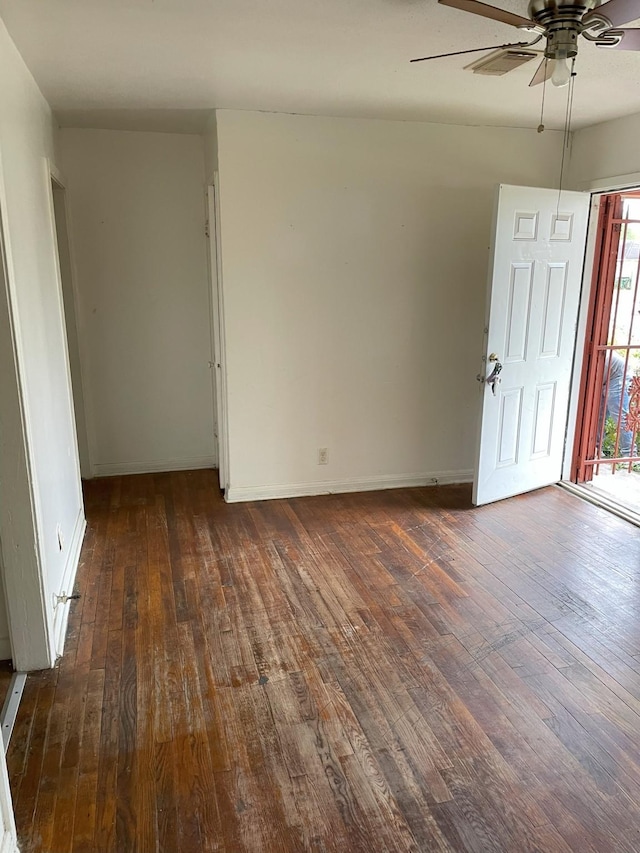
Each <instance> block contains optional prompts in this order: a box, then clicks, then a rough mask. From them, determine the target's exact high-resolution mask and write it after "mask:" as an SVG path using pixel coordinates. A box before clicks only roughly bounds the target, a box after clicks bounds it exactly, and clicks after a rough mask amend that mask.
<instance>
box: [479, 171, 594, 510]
mask: <svg viewBox="0 0 640 853" xmlns="http://www.w3.org/2000/svg"><path fill="white" fill-rule="evenodd" d="M588 213H589V196H588V195H587V194H586V193H574V192H564V191H563V192H562V195H561V197H560V199H559V198H558V191H557V190H547V189H538V188H531V187H511V186H504V185H503V186H501V187H500V190H499V198H498V206H497V214H496V221H495V230H494V240H493V247H492V268H491V274H490V279H489V298H488V318H489V319H488V323H487V340H486V353H485V374H487V375H488V374H490V373H491V370H492V367H493V366H495V364H496V362H499V363H500V364H501V365H502V370H501V372H500V373H499V375H498V379H497V381H496V382H495V383H494V384H489V383H485V384H484V385H483V390H482V394H483V401H482V418H481V428H480V439H479V452H478V459H477V465H476V476H475V480H474V492H473V502H474V503H475V504H483V503H489V502H490V501H494V500H500V499H501V498H505V497H509V496H511V495H515V494H519V493H520V492H525V491H529V490H531V489H536V488H539V487H541V486H546V485H549V484H550V483H555V482H557V481H558V480H559V479H560V476H561V470H562V457H563V452H564V442H565V430H566V420H567V410H568V403H569V384H570V379H571V369H572V364H573V353H574V346H575V327H576V319H577V313H578V304H579V299H580V289H581V283H582V267H583V261H584V249H585V240H586V229H587V218H588ZM491 355H493V356H495V357H496V358H495V359H494V360H493V361H492V360H490V356H491Z"/></svg>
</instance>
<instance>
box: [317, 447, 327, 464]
mask: <svg viewBox="0 0 640 853" xmlns="http://www.w3.org/2000/svg"><path fill="white" fill-rule="evenodd" d="M328 462H329V448H328V447H319V448H318V465H327V464H328Z"/></svg>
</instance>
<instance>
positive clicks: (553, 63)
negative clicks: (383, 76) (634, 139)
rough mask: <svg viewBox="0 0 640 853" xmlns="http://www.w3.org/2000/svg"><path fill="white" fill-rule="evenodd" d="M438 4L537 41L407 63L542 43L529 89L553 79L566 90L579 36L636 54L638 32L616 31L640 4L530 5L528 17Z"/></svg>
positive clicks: (481, 6) (555, 0) (467, 0)
mask: <svg viewBox="0 0 640 853" xmlns="http://www.w3.org/2000/svg"><path fill="white" fill-rule="evenodd" d="M438 3H442V4H443V5H444V6H453V7H454V8H455V9H461V10H462V11H463V12H472V13H473V14H474V15H481V16H482V17H483V18H491V19H492V20H494V21H501V22H502V23H504V24H510V25H512V26H514V27H517V28H518V29H520V30H525V31H527V32H530V33H533V34H535V35H536V36H537V38H535V39H534V40H533V41H529V42H516V43H514V44H501V45H493V46H492V47H484V48H474V49H472V50H458V51H454V52H453V53H442V54H439V55H437V56H421V57H419V58H418V59H412V60H411V62H424V61H425V60H427V59H441V58H442V57H445V56H456V55H459V54H462V53H476V52H478V51H481V50H493V49H496V48H504V49H509V48H529V47H532V46H533V45H535V44H537V43H538V42H540V41H541V40H542V39H543V38H546V40H547V41H546V46H545V49H544V58H543V60H542V63H541V64H540V66H539V68H538V70H537V71H536V73H535V75H534V77H533V79H532V81H531V83H530V84H529V85H530V86H535V85H536V84H538V83H542V82H544V81H545V80H548V79H549V77H551V82H552V83H553V84H554V85H555V86H565V85H566V84H567V83H568V82H569V80H570V79H571V67H570V65H569V63H568V60H573V59H574V57H575V56H576V55H577V53H578V38H579V36H584V38H585V39H587V40H588V41H591V42H594V43H595V45H596V47H603V48H609V49H611V48H613V49H616V50H640V29H618V27H621V26H623V25H624V24H628V23H630V22H631V21H635V20H636V18H640V0H608V2H606V3H603V4H602V5H600V0H574V2H571V0H530V3H529V8H528V14H529V17H528V18H525V17H523V16H522V15H517V14H515V13H513V12H508V11H507V10H505V9H498V8H497V7H496V6H490V5H488V4H487V3H481V2H480V0H438Z"/></svg>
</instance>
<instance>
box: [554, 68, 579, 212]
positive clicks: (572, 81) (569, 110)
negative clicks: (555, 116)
mask: <svg viewBox="0 0 640 853" xmlns="http://www.w3.org/2000/svg"><path fill="white" fill-rule="evenodd" d="M575 65H576V60H575V58H574V59H573V60H572V61H571V77H570V78H569V87H568V90H567V111H566V113H565V119H564V137H563V140H562V159H561V160H560V180H559V182H558V205H557V208H556V214H559V213H560V197H561V196H562V184H563V181H564V161H565V154H566V151H567V148H568V147H569V139H570V136H571V117H572V115H573V89H574V84H575V79H576V72H575Z"/></svg>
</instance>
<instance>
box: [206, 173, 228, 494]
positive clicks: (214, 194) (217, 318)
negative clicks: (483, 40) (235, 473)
mask: <svg viewBox="0 0 640 853" xmlns="http://www.w3.org/2000/svg"><path fill="white" fill-rule="evenodd" d="M206 205H207V222H208V231H207V237H208V243H209V249H208V256H209V309H210V321H211V355H212V361H210V362H209V364H210V367H211V372H212V382H213V396H214V428H215V429H216V431H217V457H218V476H219V478H220V488H221V489H222V491H223V492H224V494H225V498H226V495H227V490H228V489H229V428H228V413H227V405H228V402H227V356H226V338H225V321H224V318H225V314H224V288H223V278H222V251H221V235H220V179H219V173H218V172H214V174H213V176H212V178H211V179H210V180H209V181H207V188H206Z"/></svg>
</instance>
